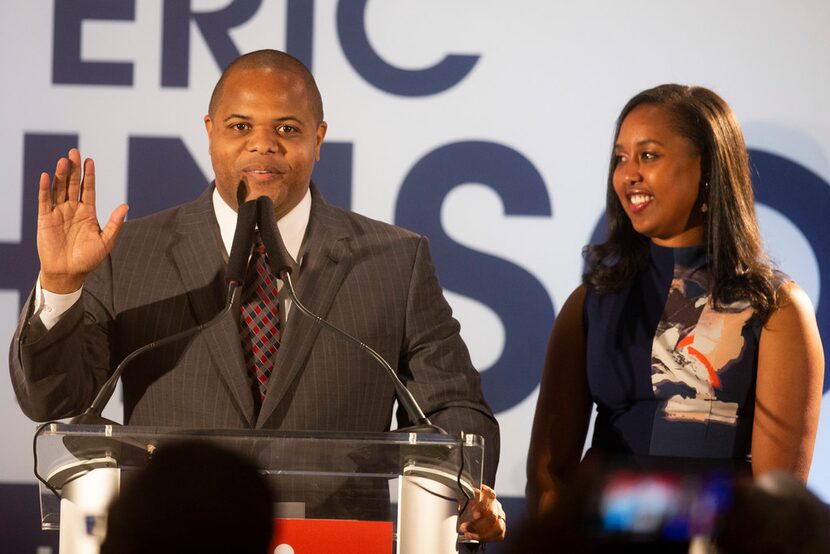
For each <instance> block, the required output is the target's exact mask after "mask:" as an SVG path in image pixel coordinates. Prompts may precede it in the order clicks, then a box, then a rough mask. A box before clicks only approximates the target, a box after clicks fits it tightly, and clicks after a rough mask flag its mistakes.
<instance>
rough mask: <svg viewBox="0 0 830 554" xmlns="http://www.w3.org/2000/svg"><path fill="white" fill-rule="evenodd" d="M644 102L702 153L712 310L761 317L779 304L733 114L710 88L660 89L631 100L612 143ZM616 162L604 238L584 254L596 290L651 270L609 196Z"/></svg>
mask: <svg viewBox="0 0 830 554" xmlns="http://www.w3.org/2000/svg"><path fill="white" fill-rule="evenodd" d="M644 104H648V105H653V106H660V107H662V108H664V109H665V110H667V112H668V113H669V114H670V116H671V118H672V120H673V123H674V125H675V126H676V130H677V132H678V133H680V135H681V136H683V137H685V138H687V139H688V140H690V141H691V142H692V143H693V144H695V146H697V148H698V150H699V152H700V153H701V162H700V165H701V176H702V177H701V192H700V194H701V195H702V197H701V201H702V202H706V203H707V204H708V206H709V210H708V212H707V213H706V218H705V219H706V224H705V233H704V234H705V241H706V251H707V254H708V258H709V271H710V273H711V275H712V282H711V297H710V298H711V300H710V301H711V303H712V306H713V307H714V308H715V309H722V308H723V307H724V305H725V304H729V303H731V302H734V301H736V300H746V301H748V302H749V303H750V304H751V305H752V307H753V308H754V309H755V311H756V313H758V314H759V315H760V316H761V318H762V319H763V320H766V318H767V317H769V314H770V312H771V311H772V310H773V308H774V307H775V303H776V297H775V290H776V287H775V278H774V274H773V271H772V265H771V263H770V261H769V259H768V258H767V256H766V254H765V253H764V250H763V248H762V246H761V239H760V234H759V232H758V223H757V221H756V219H755V203H754V196H753V192H752V182H751V179H750V171H749V157H748V155H747V151H746V145H745V143H744V137H743V133H742V132H741V127H740V125H739V124H738V121H737V119H736V118H735V114H734V113H732V109H731V108H730V107H729V106H728V105H727V104H726V102H724V101H723V99H722V98H721V97H720V96H718V95H717V94H715V93H714V92H712V91H711V90H708V89H705V88H703V87H689V86H683V85H673V84H672V85H660V86H658V87H655V88H652V89H649V90H645V91H643V92H641V93H639V94H637V95H636V96H634V97H633V98H632V99H631V100H629V101H628V103H627V104H626V105H625V107H624V108H623V109H622V112H621V113H620V116H619V117H618V118H617V125H616V130H615V131H614V143H616V142H617V138H618V137H619V134H620V127H621V126H622V123H623V121H624V120H625V118H626V116H627V115H628V114H629V113H631V111H632V110H633V109H634V108H636V107H637V106H641V105H644ZM615 165H616V158H615V156H614V154H613V152H612V155H611V163H610V167H609V171H608V190H607V194H606V220H607V224H608V239H607V240H606V241H605V242H604V243H602V244H592V245H588V246H587V247H585V250H584V252H583V255H584V256H585V260H586V262H587V265H588V270H587V272H586V273H585V275H584V276H583V281H584V282H585V283H586V284H587V285H589V286H591V287H593V288H594V289H595V290H597V291H598V292H600V293H604V292H612V291H616V290H619V289H621V288H623V287H624V286H626V285H628V284H629V283H631V281H632V280H633V279H634V277H635V276H636V275H637V274H638V273H640V272H642V271H643V270H645V268H646V266H647V265H648V251H649V239H648V238H647V237H645V236H643V235H641V234H639V233H638V232H637V231H635V230H634V227H633V226H632V225H631V221H630V220H629V218H628V216H627V215H626V213H625V210H624V209H623V206H622V204H621V203H620V200H619V198H618V197H617V194H616V192H615V191H614V182H613V179H614V168H615ZM703 183H708V187H704V185H703ZM707 189H708V190H707ZM698 205H699V203H698Z"/></svg>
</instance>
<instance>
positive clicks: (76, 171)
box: [66, 148, 81, 201]
mask: <svg viewBox="0 0 830 554" xmlns="http://www.w3.org/2000/svg"><path fill="white" fill-rule="evenodd" d="M80 195H81V153H80V152H78V149H77V148H73V149H71V150H70V151H69V180H68V182H67V189H66V198H67V200H71V201H77V200H78V199H79V198H80Z"/></svg>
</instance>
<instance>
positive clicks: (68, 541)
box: [35, 423, 484, 554]
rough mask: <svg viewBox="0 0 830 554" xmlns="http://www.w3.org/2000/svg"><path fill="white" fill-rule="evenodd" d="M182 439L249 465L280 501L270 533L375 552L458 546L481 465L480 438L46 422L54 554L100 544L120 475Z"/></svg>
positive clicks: (41, 452) (46, 496) (39, 450)
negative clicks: (462, 511)
mask: <svg viewBox="0 0 830 554" xmlns="http://www.w3.org/2000/svg"><path fill="white" fill-rule="evenodd" d="M181 441H205V442H209V443H212V444H215V445H217V446H220V447H223V448H226V449H228V450H232V451H235V452H237V453H239V454H241V455H243V456H245V457H247V458H248V459H250V460H251V461H253V462H254V464H255V465H256V466H257V467H258V468H259V469H260V471H261V473H262V474H263V475H264V476H265V478H266V481H267V482H268V484H269V486H270V487H271V490H272V496H273V498H274V499H275V504H274V506H273V516H274V517H275V518H277V519H276V520H275V521H276V522H277V526H276V533H275V539H274V540H275V541H277V540H292V539H291V537H294V538H293V540H295V541H299V540H303V541H308V540H309V539H310V538H312V539H313V538H315V536H316V538H318V539H319V542H321V544H322V542H323V541H324V539H325V536H327V535H326V531H331V532H332V536H335V535H336V534H337V533H335V532H334V531H332V530H335V529H340V530H341V532H346V531H348V533H349V535H348V536H354V537H355V540H356V541H358V542H357V544H358V545H363V547H364V549H363V550H362V551H363V552H367V550H366V549H365V547H367V546H368V545H369V544H374V543H372V542H371V540H375V542H378V541H379V544H382V543H385V544H386V547H383V546H381V549H379V550H377V552H379V553H380V552H383V553H386V552H389V553H392V552H395V553H397V554H412V553H415V552H425V551H429V552H436V553H443V552H447V553H450V552H456V543H457V541H458V539H459V536H458V534H457V531H456V521H457V514H458V506H460V505H461V504H463V503H464V502H465V500H466V499H467V498H469V497H470V496H471V495H472V492H473V489H475V488H478V487H480V486H481V477H482V471H483V466H482V464H483V453H484V442H483V438H481V437H479V436H476V435H462V436H449V435H441V434H433V433H399V432H391V433H333V432H292V431H262V430H238V429H232V430H231V429H229V430H215V429H210V430H207V429H181V428H166V427H132V426H127V427H122V426H117V425H70V424H59V423H53V424H49V425H47V426H45V427H44V428H43V429H42V430H41V432H40V433H39V435H38V436H37V438H36V444H35V454H36V471H37V474H38V477H39V479H41V484H40V500H41V525H42V527H43V529H54V530H60V532H61V553H62V554H77V553H80V552H97V550H95V545H100V543H101V541H102V540H103V535H104V532H105V529H106V519H105V518H106V508H107V506H108V505H109V503H110V502H111V501H112V500H113V499H114V498H115V497H116V496H117V494H118V490H119V487H120V483H121V482H124V481H127V480H128V479H129V477H130V475H131V474H134V472H135V470H137V469H140V468H142V467H143V466H144V465H146V464H147V462H148V461H149V460H150V459H151V458H152V456H153V453H154V452H155V451H156V450H158V449H159V448H164V445H165V444H173V443H176V442H181ZM193 463H199V461H198V460H194V461H193ZM206 486H209V484H206ZM61 498H62V499H61ZM361 522H362V523H361ZM313 529H316V531H315V530H313ZM280 533H284V534H282V535H281V534H280ZM366 533H369V534H370V535H371V536H372V537H374V539H369V538H367V536H366ZM342 537H343V535H341V539H342ZM358 537H362V538H358ZM281 544H285V545H286V546H287V547H289V546H290V547H293V545H290V544H289V543H287V542H286V543H279V542H275V543H274V545H273V548H272V551H274V552H277V551H278V550H277V549H278V548H279V547H280V545H281ZM339 544H340V546H341V547H342V546H343V545H344V544H346V543H344V542H343V541H342V540H341V542H340V543H339ZM83 545H86V546H83ZM73 548H74V549H73ZM294 550H296V548H294ZM285 551H286V552H288V551H289V550H288V549H287V548H286V549H285ZM299 551H304V552H306V551H308V550H299ZM321 551H325V549H323V550H321ZM312 552H313V551H312Z"/></svg>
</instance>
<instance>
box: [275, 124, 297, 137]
mask: <svg viewBox="0 0 830 554" xmlns="http://www.w3.org/2000/svg"><path fill="white" fill-rule="evenodd" d="M277 130H278V131H279V132H280V133H281V134H283V135H290V134H292V133H296V132H297V128H296V127H294V126H292V125H280V126H279V127H277Z"/></svg>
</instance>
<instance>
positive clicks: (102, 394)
mask: <svg viewBox="0 0 830 554" xmlns="http://www.w3.org/2000/svg"><path fill="white" fill-rule="evenodd" d="M257 206H258V202H257V201H255V200H251V201H248V202H245V203H243V204H241V205H240V206H239V209H238V210H237V219H236V230H235V231H234V234H233V243H232V246H231V252H230V254H229V255H228V269H227V272H226V274H225V280H226V281H227V283H228V293H227V296H226V300H225V306H224V307H223V308H222V310H221V311H220V312H219V313H218V314H216V315H215V316H214V317H213V318H212V319H210V320H209V321H207V322H205V323H202V324H200V325H196V326H195V327H190V328H189V329H185V330H183V331H179V332H178V333H175V334H173V335H170V336H169V337H164V338H162V339H159V340H156V341H153V342H151V343H150V344H145V345H144V346H142V347H140V348H138V349H136V350H133V351H132V352H130V354H128V355H127V356H126V357H125V358H124V359H123V360H121V363H119V364H118V366H117V367H116V368H115V371H113V373H112V375H111V376H110V377H109V379H107V380H106V382H105V383H104V385H103V386H102V387H101V389H100V390H99V391H98V394H97V395H96V396H95V399H94V400H93V401H92V404H90V406H89V408H87V409H86V410H85V411H84V413H82V414H81V415H79V416H76V417H74V418H72V419H71V420H70V422H69V423H71V424H76V425H81V424H83V425H118V423H116V422H114V421H111V420H109V419H106V418H104V417H101V412H103V411H104V407H105V406H106V405H107V402H109V400H110V398H111V397H112V394H113V392H115V386H116V384H117V383H118V379H119V378H120V377H121V375H122V374H123V373H124V369H125V368H126V367H127V366H128V365H129V364H130V362H132V361H133V360H134V359H135V358H137V357H138V356H140V355H141V354H144V353H145V352H147V351H149V350H153V349H155V348H158V347H160V346H164V345H167V344H170V343H171V342H175V341H177V340H179V339H183V338H185V337H188V336H190V335H193V334H196V333H198V332H199V331H203V330H205V329H207V328H209V327H211V326H213V325H215V324H216V323H217V322H218V321H219V320H220V319H222V316H224V315H225V314H226V313H228V312H229V311H230V309H231V307H232V306H233V304H234V302H235V301H236V296H237V293H238V291H239V288H240V287H241V286H242V283H243V282H244V280H245V270H246V268H247V265H248V258H249V257H250V254H251V245H252V243H253V237H254V225H256V220H257Z"/></svg>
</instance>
